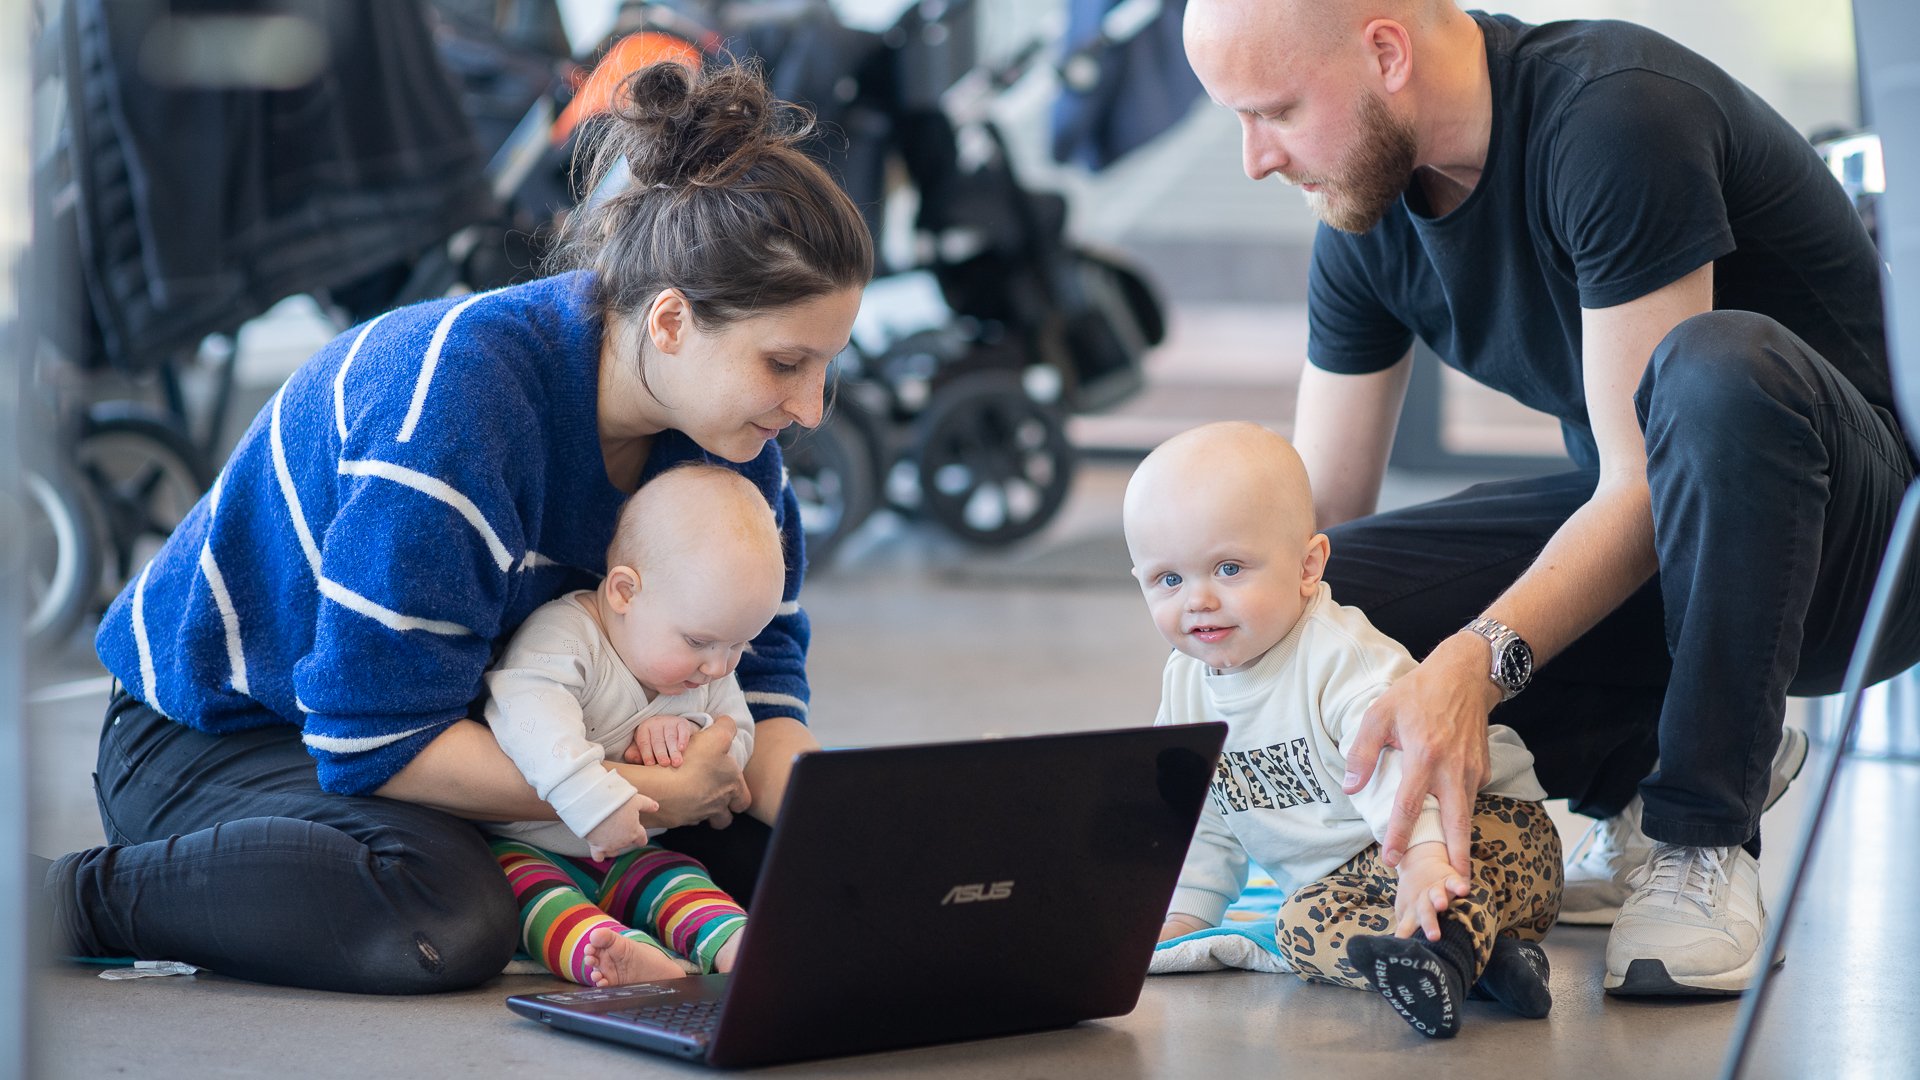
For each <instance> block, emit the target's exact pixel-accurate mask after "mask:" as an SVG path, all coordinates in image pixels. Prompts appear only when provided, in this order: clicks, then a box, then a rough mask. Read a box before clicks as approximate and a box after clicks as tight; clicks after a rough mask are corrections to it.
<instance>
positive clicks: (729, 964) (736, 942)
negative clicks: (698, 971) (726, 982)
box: [713, 934, 742, 975]
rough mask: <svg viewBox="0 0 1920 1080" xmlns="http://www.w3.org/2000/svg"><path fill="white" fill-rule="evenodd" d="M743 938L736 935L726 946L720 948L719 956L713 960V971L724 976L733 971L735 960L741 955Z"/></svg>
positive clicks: (729, 939) (728, 940)
mask: <svg viewBox="0 0 1920 1080" xmlns="http://www.w3.org/2000/svg"><path fill="white" fill-rule="evenodd" d="M741 936H742V935H740V934H735V935H733V936H732V937H730V938H728V939H727V943H726V944H725V945H722V946H720V952H719V954H718V955H717V956H715V957H714V958H713V970H715V971H717V972H720V973H721V974H723V975H724V974H726V973H727V972H729V971H732V970H733V958H734V957H736V956H738V955H740V938H741Z"/></svg>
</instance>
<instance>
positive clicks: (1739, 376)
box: [1634, 311, 1812, 461]
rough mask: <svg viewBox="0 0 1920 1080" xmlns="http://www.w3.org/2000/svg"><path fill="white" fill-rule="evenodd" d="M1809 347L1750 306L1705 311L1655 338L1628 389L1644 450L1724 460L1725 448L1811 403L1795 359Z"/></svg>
mask: <svg viewBox="0 0 1920 1080" xmlns="http://www.w3.org/2000/svg"><path fill="white" fill-rule="evenodd" d="M1810 355H1811V350H1810V349H1809V348H1808V347H1807V346H1806V345H1805V344H1804V343H1802V342H1801V341H1800V339H1799V338H1797V337H1795V336H1794V335H1793V333H1792V332H1791V331H1789V330H1788V329H1787V328H1786V327H1784V326H1782V325H1780V324H1779V323H1778V322H1776V321H1774V320H1773V319H1771V318H1768V317H1767V316H1765V315H1760V314H1756V313H1754V312H1751V311H1709V312H1704V313H1702V314H1699V315H1695V316H1693V317H1692V318H1689V319H1686V320H1684V321H1682V322H1681V323H1680V325H1678V326H1676V327H1674V328H1673V330H1671V331H1670V332H1669V333H1668V334H1667V336H1666V337H1665V338H1663V339H1661V342H1660V344H1659V346H1658V347H1656V348H1655V349H1654V351H1653V356H1652V358H1651V359H1650V360H1649V361H1648V364H1647V370H1646V372H1645V374H1644V375H1643V376H1642V377H1641V379H1640V386H1639V389H1638V390H1637V391H1636V393H1635V394H1634V405H1635V407H1636V410H1637V411H1638V413H1639V417H1640V425H1641V428H1642V430H1643V431H1644V432H1645V433H1646V438H1647V449H1648V453H1649V456H1650V457H1652V458H1658V457H1659V456H1660V455H1661V454H1663V453H1664V454H1667V455H1670V456H1671V455H1675V454H1680V455H1684V456H1686V457H1689V458H1697V457H1698V456H1699V455H1697V454H1695V453H1692V452H1691V451H1694V450H1696V449H1700V450H1705V449H1712V450H1714V451H1715V452H1713V453H1709V454H1707V455H1706V456H1705V460H1707V461H1713V460H1725V461H1732V460H1735V459H1736V458H1737V455H1727V454H1724V453H1721V452H1719V451H1722V450H1725V449H1730V448H1732V447H1734V446H1737V445H1739V444H1741V443H1743V442H1745V441H1747V440H1751V439H1753V438H1755V437H1756V435H1757V434H1759V433H1761V432H1765V431H1769V430H1775V429H1778V428H1779V427H1780V426H1781V425H1783V424H1793V423H1795V419H1794V418H1795V417H1796V416H1798V417H1804V416H1805V415H1806V414H1807V412H1808V411H1809V410H1810V409H1811V406H1812V395H1811V393H1810V385H1809V383H1808V380H1807V378H1806V376H1805V375H1804V373H1803V371H1802V365H1803V364H1804V362H1805V361H1806V360H1807V359H1808V358H1809V356H1810Z"/></svg>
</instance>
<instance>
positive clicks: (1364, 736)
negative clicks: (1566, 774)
mask: <svg viewBox="0 0 1920 1080" xmlns="http://www.w3.org/2000/svg"><path fill="white" fill-rule="evenodd" d="M1712 307H1713V264H1712V263H1708V264H1706V265H1704V266H1701V267H1700V268H1698V269H1696V270H1694V271H1693V272H1692V273H1689V274H1687V275H1686V276H1685V277H1682V278H1681V279H1679V280H1678V281H1675V282H1673V283H1671V284H1669V285H1666V286H1664V287H1662V288H1660V289H1656V290H1654V291H1653V292H1651V293H1648V294H1646V295H1645V296H1642V297H1640V298H1638V299H1636V300H1631V301H1628V302H1627V303H1624V304H1620V305H1617V306H1615V307H1610V308H1600V309H1583V311H1582V313H1581V333H1582V340H1583V346H1582V353H1581V360H1582V366H1583V370H1584V377H1583V378H1584V385H1585V389H1586V397H1587V416H1588V420H1589V422H1590V423H1591V424H1592V427H1593V434H1594V441H1595V443H1596V444H1597V446H1598V448H1599V452H1600V481H1599V484H1598V486H1597V487H1596V488H1595V490H1594V493H1593V497H1592V498H1591V499H1589V500H1588V501H1587V503H1586V504H1585V505H1584V506H1582V507H1581V508H1580V509H1579V510H1577V511H1575V512H1574V514H1573V516H1572V517H1570V518H1568V519H1567V521H1566V522H1565V524H1563V525H1561V527H1560V529H1559V531H1557V532H1556V533H1554V535H1553V537H1552V538H1551V539H1550V540H1548V541H1547V545H1546V547H1545V548H1543V549H1542V550H1541V552H1540V556H1539V557H1538V558H1537V559H1535V560H1534V563H1533V565H1532V566H1530V567H1529V568H1528V569H1527V571H1526V573H1524V574H1522V575H1521V576H1520V578H1519V580H1517V581H1515V582H1514V583H1513V585H1512V586H1511V587H1509V588H1508V589H1507V591H1506V592H1504V593H1502V594H1501V596H1500V598H1499V599H1498V600H1496V601H1495V602H1494V603H1493V606H1492V607H1489V608H1488V609H1487V611H1486V614H1487V615H1488V616H1490V617H1492V618H1495V619H1498V620H1499V621H1501V622H1503V623H1506V624H1507V625H1508V626H1511V627H1512V628H1513V629H1514V630H1515V631H1517V632H1518V633H1519V634H1520V636H1521V637H1523V638H1525V639H1526V640H1527V643H1528V645H1530V646H1531V647H1532V649H1533V652H1534V656H1535V662H1536V663H1544V662H1545V661H1547V660H1549V659H1551V658H1552V657H1553V656H1555V655H1557V654H1558V653H1560V652H1561V651H1563V650H1564V649H1565V648H1566V647H1567V646H1568V645H1570V644H1572V643H1573V641H1574V640H1575V639H1576V638H1578V637H1579V636H1580V635H1582V634H1584V633H1586V632H1587V631H1588V630H1590V629H1592V628H1593V626H1594V625H1595V624H1596V623H1598V622H1599V621H1600V620H1601V619H1602V618H1604V617H1606V615H1607V614H1608V613H1610V612H1612V611H1613V610H1614V609H1615V608H1617V607H1619V606H1620V604H1621V603H1622V602H1624V601H1625V600H1626V599H1627V597H1628V596H1630V595H1632V594H1633V592H1634V590H1636V589H1638V588H1639V587H1640V586H1641V585H1642V584H1644V583H1645V582H1646V581H1647V579H1648V578H1650V577H1652V576H1653V574H1654V572H1655V571H1656V570H1657V569H1658V563H1657V560H1656V558H1655V555H1654V547H1653V512H1652V509H1651V505H1652V498H1651V495H1650V494H1649V492H1648V490H1647V452H1646V443H1645V440H1644V438H1643V437H1642V434H1641V431H1640V422H1639V417H1638V416H1637V415H1636V413H1635V411H1634V405H1633V394H1634V391H1635V389H1636V388H1638V386H1639V384H1640V377H1641V375H1642V374H1643V373H1645V371H1646V367H1647V363H1648V361H1649V360H1650V359H1651V358H1652V355H1653V350H1654V347H1655V346H1657V345H1658V344H1659V343H1660V341H1661V339H1662V338H1664V337H1666V335H1667V334H1668V333H1669V332H1670V331H1671V330H1672V329H1673V328H1674V327H1675V326H1678V325H1679V324H1680V323H1681V322H1682V321H1683V320H1685V319H1687V318H1690V317H1691V316H1694V315H1697V314H1700V313H1702V312H1705V311H1709V310H1711V309H1712ZM1491 667H1492V653H1491V650H1490V647H1489V646H1488V644H1487V642H1486V640H1485V639H1484V638H1481V637H1480V636H1479V635H1478V634H1473V633H1469V632H1466V631H1464V630H1463V631H1461V632H1460V633H1456V634H1455V635H1453V636H1452V637H1450V638H1447V639H1446V640H1444V641H1442V642H1441V643H1440V644H1439V645H1438V646H1437V647H1435V649H1434V650H1433V652H1432V653H1431V654H1429V655H1428V656H1427V658H1426V660H1425V661H1423V662H1422V663H1421V665H1420V666H1419V667H1418V668H1416V669H1415V670H1414V671H1413V672H1412V673H1410V674H1408V675H1407V676H1405V677H1403V678H1402V679H1400V681H1398V682H1396V683H1394V685H1393V686H1392V687H1391V688H1389V689H1388V691H1387V692H1386V693H1385V694H1383V695H1382V696H1381V697H1380V699H1379V700H1378V701H1376V702H1375V703H1374V705H1373V707H1372V708H1371V709H1369V710H1368V713H1367V719H1366V722H1365V726H1364V727H1363V730H1362V733H1361V737H1360V740H1359V742H1358V743H1357V744H1356V746H1355V752H1354V754H1353V756H1352V757H1351V758H1350V761H1351V763H1352V766H1353V769H1354V772H1352V773H1349V774H1348V777H1347V783H1346V785H1345V786H1346V789H1347V791H1348V793H1349V794H1351V793H1352V792H1354V791H1357V790H1359V788H1361V787H1362V786H1364V785H1365V784H1366V782H1367V780H1368V778H1369V777H1370V776H1371V774H1372V772H1373V768H1374V764H1375V762H1376V760H1377V758H1378V757H1379V751H1380V749H1381V748H1382V747H1384V746H1396V747H1399V748H1400V749H1402V750H1404V751H1406V759H1405V764H1404V766H1403V768H1404V770H1405V775H1404V776H1403V778H1402V780H1401V783H1400V788H1399V793H1398V795H1397V796H1396V797H1395V800H1394V811H1393V820H1392V822H1391V823H1390V824H1389V825H1388V828H1387V838H1386V840H1385V841H1384V842H1383V843H1382V845H1381V847H1382V849H1383V856H1384V858H1385V861H1386V862H1387V864H1388V865H1394V864H1396V863H1397V862H1398V861H1399V858H1400V855H1401V854H1402V853H1403V852H1404V851H1405V850H1406V842H1407V838H1408V836H1409V834H1410V832H1411V830H1412V828H1413V824H1414V820H1415V819H1416V818H1417V817H1418V815H1419V812H1420V808H1421V806H1422V804H1423V802H1424V801H1425V797H1426V795H1427V794H1428V793H1431V794H1433V795H1434V796H1436V797H1437V798H1438V799H1439V801H1440V816H1441V825H1442V828H1443V829H1444V830H1445V832H1446V836H1447V850H1448V854H1449V857H1450V859H1451V861H1452V862H1453V864H1454V867H1455V868H1456V869H1457V870H1459V871H1460V872H1461V873H1462V874H1465V873H1467V872H1468V871H1469V859H1468V850H1469V846H1470V843H1471V839H1472V836H1473V800H1474V795H1475V793H1476V792H1477V791H1478V790H1479V788H1480V785H1481V784H1482V783H1483V782H1485V780H1486V777H1487V775H1488V763H1487V714H1488V713H1490V712H1491V711H1492V710H1493V707H1494V706H1495V705H1497V704H1499V702H1500V691H1499V689H1498V688H1497V687H1495V686H1494V684H1493V681H1492V680H1491V679H1489V678H1488V676H1487V673H1488V671H1489V669H1490V668H1491Z"/></svg>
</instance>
